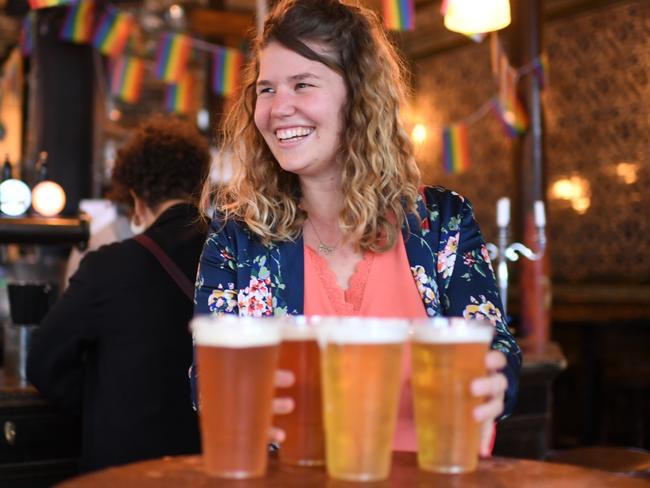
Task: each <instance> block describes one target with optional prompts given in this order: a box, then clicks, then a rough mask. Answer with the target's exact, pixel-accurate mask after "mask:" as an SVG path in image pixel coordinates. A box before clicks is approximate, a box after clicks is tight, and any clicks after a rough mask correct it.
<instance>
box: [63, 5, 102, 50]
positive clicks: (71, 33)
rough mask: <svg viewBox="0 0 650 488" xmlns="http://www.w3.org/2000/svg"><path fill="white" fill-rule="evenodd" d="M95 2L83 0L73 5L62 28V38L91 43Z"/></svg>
mask: <svg viewBox="0 0 650 488" xmlns="http://www.w3.org/2000/svg"><path fill="white" fill-rule="evenodd" d="M94 20H95V4H94V2H93V0H81V1H80V2H79V3H78V4H76V5H72V6H71V7H70V8H69V9H68V13H67V15H66V17H65V21H64V22H63V27H62V28H61V39H64V40H66V41H71V42H76V43H79V44H86V43H89V42H90V41H91V40H92V38H93V27H94V26H93V22H94Z"/></svg>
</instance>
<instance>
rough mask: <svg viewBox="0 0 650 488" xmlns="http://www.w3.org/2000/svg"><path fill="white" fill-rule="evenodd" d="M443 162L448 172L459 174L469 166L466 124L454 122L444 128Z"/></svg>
mask: <svg viewBox="0 0 650 488" xmlns="http://www.w3.org/2000/svg"><path fill="white" fill-rule="evenodd" d="M442 162H443V166H444V169H445V172H446V173H455V174H459V173H462V172H463V171H465V170H466V169H468V168H469V145H468V144H467V126H466V125H465V124H462V123H459V124H453V125H450V126H448V127H445V128H444V129H443V130H442Z"/></svg>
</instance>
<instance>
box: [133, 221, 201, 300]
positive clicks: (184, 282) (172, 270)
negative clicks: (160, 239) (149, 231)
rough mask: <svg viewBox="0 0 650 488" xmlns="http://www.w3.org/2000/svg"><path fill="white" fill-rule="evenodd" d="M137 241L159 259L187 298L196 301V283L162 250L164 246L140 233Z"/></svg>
mask: <svg viewBox="0 0 650 488" xmlns="http://www.w3.org/2000/svg"><path fill="white" fill-rule="evenodd" d="M134 239H135V241H136V242H137V243H138V244H140V245H141V246H142V247H144V248H145V249H147V250H148V251H149V252H151V254H153V256H154V257H155V258H156V259H157V260H158V262H159V263H160V265H161V266H162V267H163V268H165V271H167V273H168V274H169V276H171V278H172V279H173V280H174V282H175V283H176V284H177V285H178V287H179V288H180V289H181V290H183V293H185V295H187V298H189V299H190V301H191V302H192V303H194V285H193V284H192V282H191V281H190V280H189V279H188V278H187V276H186V275H185V273H183V272H182V271H181V269H180V268H179V267H178V265H177V264H176V263H175V262H174V261H172V260H171V258H170V257H169V256H168V255H167V253H165V251H163V250H162V248H161V247H160V246H159V245H158V244H157V243H156V241H154V240H153V239H152V238H151V237H149V236H147V235H144V234H138V235H137V236H135V237H134Z"/></svg>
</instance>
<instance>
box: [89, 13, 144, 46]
mask: <svg viewBox="0 0 650 488" xmlns="http://www.w3.org/2000/svg"><path fill="white" fill-rule="evenodd" d="M134 28H135V19H134V18H133V16H132V15H131V14H129V13H127V12H120V11H118V10H115V9H110V10H107V11H106V12H105V13H104V15H103V16H102V18H101V20H100V21H99V25H98V26H97V30H96V31H95V36H94V38H93V46H95V47H96V48H97V49H98V50H99V51H100V52H101V53H102V54H106V55H107V56H110V57H116V56H119V55H120V54H122V51H124V47H125V46H126V43H127V41H128V40H129V36H130V35H131V32H132V31H133V29H134Z"/></svg>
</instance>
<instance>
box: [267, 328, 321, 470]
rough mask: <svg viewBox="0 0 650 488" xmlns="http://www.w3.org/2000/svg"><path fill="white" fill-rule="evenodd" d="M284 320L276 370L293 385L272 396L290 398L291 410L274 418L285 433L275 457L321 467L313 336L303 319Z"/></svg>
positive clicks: (318, 387)
mask: <svg viewBox="0 0 650 488" xmlns="http://www.w3.org/2000/svg"><path fill="white" fill-rule="evenodd" d="M286 320H287V321H288V322H286V323H285V324H284V325H283V326H282V345H281V346H280V360H279V363H278V368H279V369H284V370H289V371H291V372H292V373H293V374H294V377H295V382H294V384H293V385H292V386H290V387H288V388H281V389H278V390H277V393H276V396H278V397H290V398H292V399H293V401H294V409H293V411H292V412H291V413H289V414H284V415H277V416H275V418H274V425H275V426H276V427H279V428H281V429H283V430H284V432H285V434H286V437H285V440H284V441H283V442H282V444H281V445H280V452H279V457H280V461H281V462H283V463H286V464H295V465H300V466H321V465H323V464H324V463H325V432H324V430H323V412H322V400H321V380H320V375H321V371H320V351H319V349H318V343H317V342H316V334H315V331H314V327H313V325H312V324H311V322H310V321H309V319H307V318H306V317H297V318H293V319H286Z"/></svg>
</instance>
